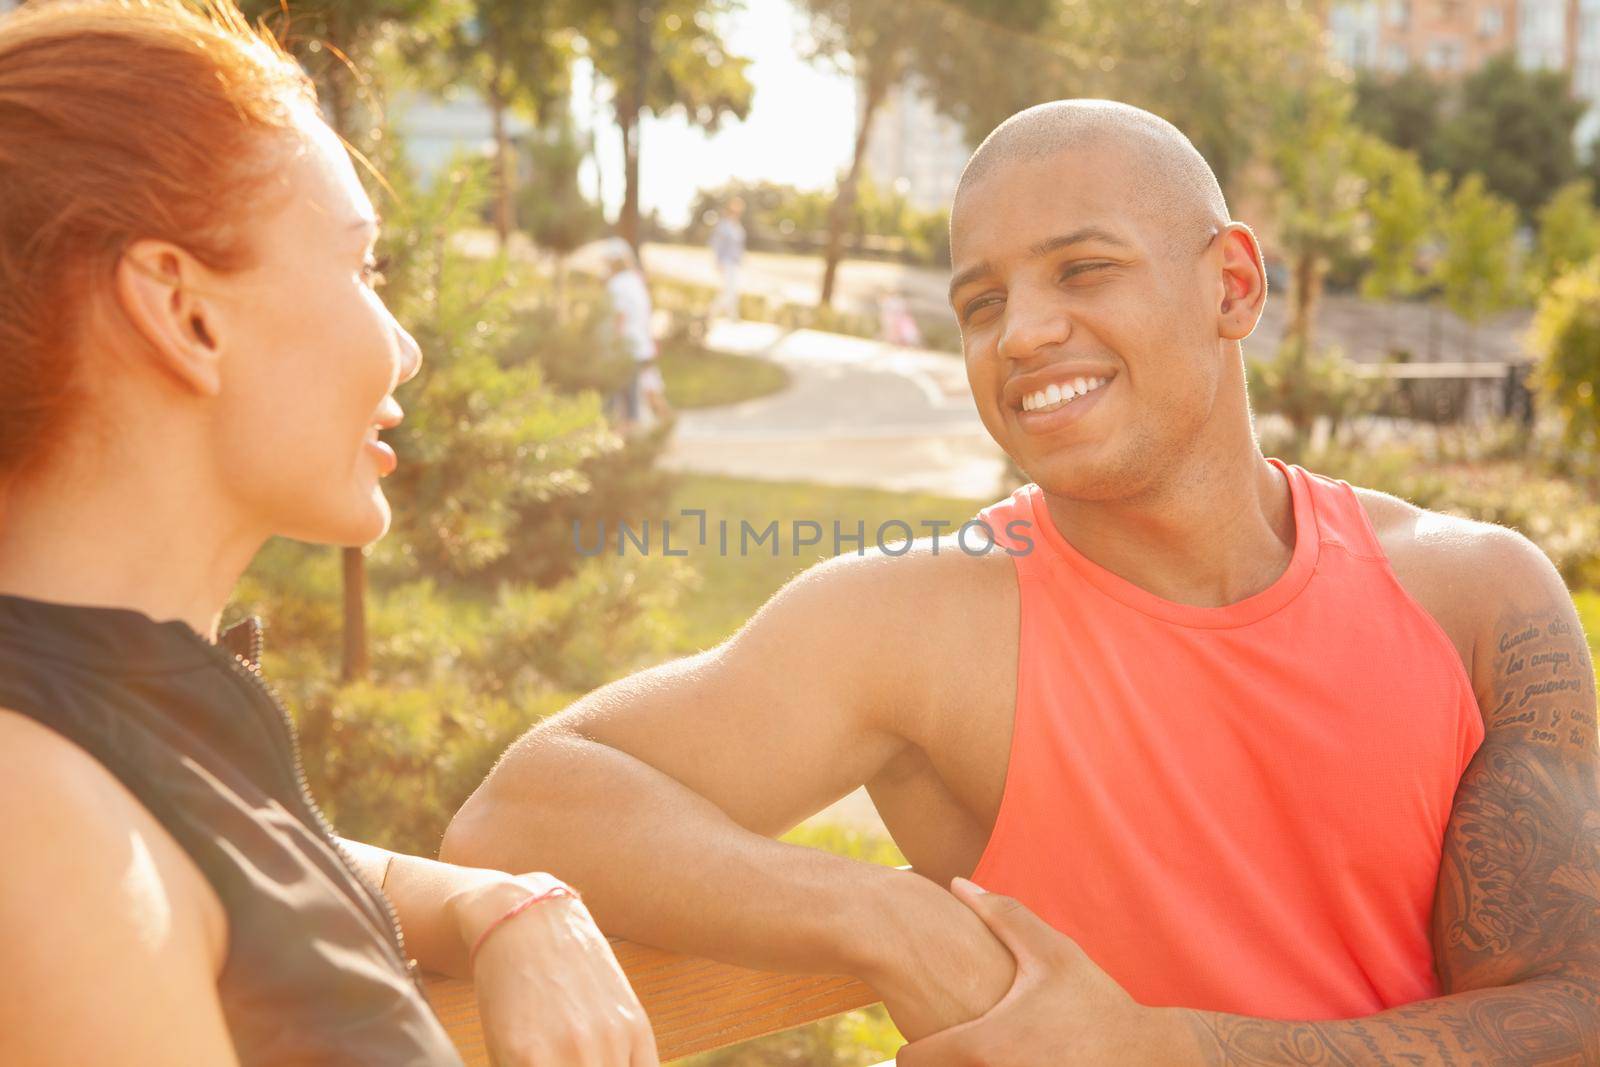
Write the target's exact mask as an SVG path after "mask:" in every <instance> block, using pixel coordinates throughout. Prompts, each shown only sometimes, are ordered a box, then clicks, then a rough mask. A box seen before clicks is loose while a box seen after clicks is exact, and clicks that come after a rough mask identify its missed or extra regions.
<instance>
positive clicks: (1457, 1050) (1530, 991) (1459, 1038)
mask: <svg viewBox="0 0 1600 1067" xmlns="http://www.w3.org/2000/svg"><path fill="white" fill-rule="evenodd" d="M1187 1018H1188V1023H1189V1029H1190V1032H1191V1034H1192V1036H1193V1038H1194V1041H1195V1043H1196V1046H1197V1047H1198V1053H1197V1055H1196V1056H1194V1057H1193V1058H1192V1059H1188V1060H1187V1062H1190V1063H1194V1064H1205V1065H1206V1067H1224V1065H1225V1067H1256V1065H1262V1067H1265V1065H1269V1064H1271V1065H1299V1064H1351V1065H1354V1064H1381V1065H1386V1064H1397V1065H1398V1064H1444V1065H1457V1064H1459V1065H1462V1067H1465V1065H1467V1064H1473V1065H1483V1067H1499V1065H1505V1067H1543V1065H1551V1067H1553V1065H1557V1064H1560V1065H1580V1064H1592V1063H1600V980H1597V977H1596V974H1595V972H1594V971H1593V970H1589V969H1580V968H1568V969H1566V970H1564V971H1562V972H1561V973H1559V974H1551V975H1546V976H1544V977H1540V978H1535V979H1530V980H1528V981H1525V982H1520V983H1517V984H1516V985H1510V986H1503V987H1500V988H1491V989H1474V990H1469V991H1466V992H1461V993H1453V994H1451V995H1449V996H1445V997H1439V998H1436V999H1433V1000H1424V1001H1418V1002H1417V1003H1415V1004H1406V1005H1403V1006H1401V1007H1398V1008H1391V1009H1389V1010H1387V1011H1383V1012H1379V1013H1378V1014H1376V1015H1370V1016H1366V1017H1363V1018H1358V1019H1343V1020H1338V1021H1333V1022H1282V1021H1278V1020H1273V1019H1254V1018H1248V1017H1245V1016H1242V1015H1227V1014H1223V1013H1221V1012H1208V1011H1190V1012H1188V1013H1187Z"/></svg>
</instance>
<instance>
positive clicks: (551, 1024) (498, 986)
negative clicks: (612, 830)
mask: <svg viewBox="0 0 1600 1067" xmlns="http://www.w3.org/2000/svg"><path fill="white" fill-rule="evenodd" d="M543 881H544V879H543V878H542V877H541V876H539V875H528V876H524V877H522V878H510V877H508V878H506V879H504V880H496V881H494V882H492V883H489V884H486V885H480V886H474V887H472V888H471V889H468V890H464V891H463V892H461V893H460V894H458V895H457V896H456V898H455V899H454V900H453V901H452V904H453V906H454V908H455V912H456V915H457V921H458V922H459V923H460V927H461V934H462V941H463V943H465V944H466V945H469V946H472V945H477V946H478V951H477V954H476V955H475V956H474V957H473V959H472V978H473V982H474V983H475V985H476V986H477V993H478V1015H479V1017H480V1018H481V1019H482V1021H483V1032H484V1036H485V1037H486V1038H487V1040H488V1045H489V1053H490V1056H491V1058H492V1059H493V1061H494V1063H495V1064H496V1065H497V1067H557V1065H559V1067H657V1065H658V1064H659V1063H660V1060H659V1059H658V1058H657V1056H656V1043H655V1035H654V1034H653V1033H652V1032H651V1030H650V1020H649V1019H647V1018H646V1017H645V1013H644V1009H643V1008H642V1007H640V1006H639V1000H638V998H637V997H635V996H634V994H633V989H632V988H631V987H630V986H629V985H628V979H627V977H626V976H625V975H624V974H623V973H622V968H621V967H620V966H618V964H617V958H616V957H615V956H614V955H612V952H611V946H610V945H609V944H607V942H606V939H605V936H604V935H603V934H601V933H600V931H599V929H598V928H597V927H596V926H595V924H594V920H593V919H592V918H590V916H589V911H588V909H587V908H585V907H584V906H583V902H582V901H581V900H578V899H577V898H575V897H553V898H551V899H549V900H541V901H538V902H536V903H534V904H532V905H529V906H528V907H525V908H523V909H522V910H521V911H520V912H518V913H517V914H516V915H513V916H511V917H510V918H508V919H505V920H504V921H503V922H501V921H499V920H501V918H502V917H503V916H505V914H506V913H507V912H508V911H509V910H510V909H511V908H513V907H515V906H516V905H517V904H518V903H520V902H521V901H523V900H525V899H527V897H528V896H529V895H530V894H532V893H537V892H539V891H541V889H542V888H543V885H542V884H541V883H542V882H543ZM491 927H492V929H491ZM486 933H487V936H485V934H486ZM480 938H481V939H482V943H481V945H480V944H479V941H480Z"/></svg>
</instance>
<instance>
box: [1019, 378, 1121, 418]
mask: <svg viewBox="0 0 1600 1067" xmlns="http://www.w3.org/2000/svg"><path fill="white" fill-rule="evenodd" d="M1110 380H1111V379H1110V378H1074V379H1072V380H1071V381H1068V382H1062V383H1061V384H1059V385H1057V384H1056V383H1055V382H1051V383H1050V384H1049V385H1048V386H1046V387H1045V388H1043V389H1040V390H1039V391H1038V392H1036V393H1029V394H1028V395H1027V396H1025V397H1023V398H1022V410H1023V411H1047V410H1049V409H1051V408H1058V407H1060V406H1061V405H1062V404H1066V403H1069V402H1070V401H1073V400H1076V399H1077V398H1078V397H1080V396H1082V395H1083V394H1084V393H1087V392H1090V391H1092V390H1095V389H1098V388H1100V387H1101V386H1102V385H1104V384H1106V383H1107V382H1109V381H1110Z"/></svg>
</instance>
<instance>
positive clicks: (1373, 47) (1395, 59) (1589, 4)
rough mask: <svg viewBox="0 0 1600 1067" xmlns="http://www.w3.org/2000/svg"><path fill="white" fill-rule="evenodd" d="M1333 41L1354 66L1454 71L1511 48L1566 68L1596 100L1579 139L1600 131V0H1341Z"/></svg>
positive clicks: (1582, 95)
mask: <svg viewBox="0 0 1600 1067" xmlns="http://www.w3.org/2000/svg"><path fill="white" fill-rule="evenodd" d="M1327 23H1328V48H1329V52H1330V54H1331V55H1332V56H1333V58H1334V59H1336V60H1337V61H1338V62H1340V63H1342V64H1344V65H1345V66H1347V67H1350V68H1351V69H1354V70H1377V71H1383V72H1386V73H1397V72H1399V71H1403V70H1414V69H1418V68H1420V69H1423V70H1428V71H1432V72H1434V73H1436V74H1438V75H1439V76H1440V77H1454V76H1460V75H1463V74H1466V73H1469V72H1471V71H1473V70H1476V69H1477V68H1478V67H1479V66H1482V65H1483V63H1484V62H1485V61H1487V60H1488V59H1490V58H1491V57H1493V56H1497V55H1500V54H1502V53H1506V52H1509V53H1511V54H1512V55H1514V56H1515V57H1516V60H1517V63H1518V64H1519V65H1521V66H1522V67H1524V68H1526V69H1529V70H1562V71H1567V72H1568V73H1569V74H1570V75H1571V76H1572V91H1573V93H1574V94H1575V95H1576V96H1577V97H1578V98H1579V99H1580V100H1583V101H1585V102H1586V103H1587V104H1588V105H1589V108H1588V111H1587V112H1586V113H1585V115H1584V116H1583V118H1582V119H1581V120H1580V121H1579V123H1578V128H1577V130H1576V131H1575V134H1574V139H1575V140H1576V141H1577V143H1578V144H1579V145H1580V146H1588V145H1589V144H1590V143H1591V142H1593V141H1594V140H1595V138H1596V135H1597V134H1600V0H1341V2H1337V3H1335V5H1334V6H1333V8H1332V9H1331V10H1329V12H1328V15H1327Z"/></svg>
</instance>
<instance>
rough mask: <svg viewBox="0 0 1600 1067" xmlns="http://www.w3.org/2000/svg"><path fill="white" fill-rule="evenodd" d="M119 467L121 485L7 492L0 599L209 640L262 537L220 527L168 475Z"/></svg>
mask: <svg viewBox="0 0 1600 1067" xmlns="http://www.w3.org/2000/svg"><path fill="white" fill-rule="evenodd" d="M124 469H125V470H127V471H128V476H127V477H124V478H116V479H113V478H106V477H104V476H103V475H102V476H100V477H98V478H91V477H86V476H85V475H83V474H82V473H81V472H80V473H79V474H78V475H77V476H73V475H70V474H68V475H59V474H55V473H52V474H51V475H50V476H49V477H42V478H38V479H35V480H33V481H32V482H31V483H28V484H21V483H18V484H15V485H13V486H12V488H11V490H10V491H9V493H8V495H7V496H6V497H5V498H4V502H3V510H0V593H7V594H11V595H13V596H22V597H29V598H31V599H35V600H46V601H52V602H55V603H62V604H82V605H86V606H96V607H116V608H127V609H130V610H133V611H138V612H142V613H143V614H145V615H148V616H149V617H150V618H152V619H154V620H156V621H157V622H163V621H166V620H169V619H181V620H183V621H184V622H186V623H188V624H189V625H190V626H191V627H192V628H193V629H194V630H195V631H196V632H197V633H199V634H200V635H201V636H202V637H204V638H206V639H207V640H215V639H216V632H217V621H218V618H219V617H220V615H221V613H222V608H223V606H224V605H225V604H226V603H227V600H228V597H229V596H230V595H231V594H232V592H233V587H234V585H235V583H237V582H238V580H239V575H240V574H242V573H243V572H244V569H245V567H247V566H248V565H249V563H250V559H251V557H253V556H254V555H255V553H256V551H257V550H258V549H259V548H260V547H261V545H262V544H263V543H264V542H265V540H266V537H265V535H264V534H259V533H252V532H248V531H245V530H241V529H240V528H238V526H237V525H236V524H235V523H232V522H229V521H227V520H226V518H225V511H224V509H223V508H222V507H221V506H220V505H219V503H218V502H217V501H214V500H207V499H203V498H202V495H201V494H197V493H195V492H194V491H193V490H192V488H191V489H185V488H183V486H184V485H185V483H184V482H183V480H182V479H180V478H176V477H171V476H170V473H171V472H170V471H167V472H163V473H166V474H168V475H169V476H168V477H159V476H156V477H147V478H139V477H137V476H136V475H134V474H133V473H132V472H133V471H134V470H137V469H138V468H134V467H131V466H130V467H127V468H124ZM144 469H146V470H158V471H159V470H160V467H159V466H157V465H150V466H146V467H145V468H144ZM187 484H188V485H189V486H192V485H193V484H194V483H192V482H190V483H187Z"/></svg>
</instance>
